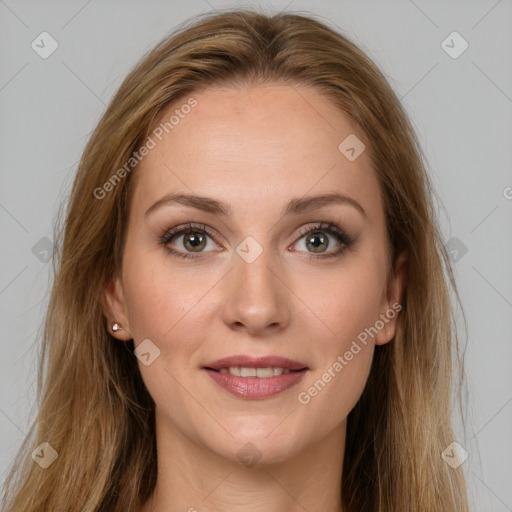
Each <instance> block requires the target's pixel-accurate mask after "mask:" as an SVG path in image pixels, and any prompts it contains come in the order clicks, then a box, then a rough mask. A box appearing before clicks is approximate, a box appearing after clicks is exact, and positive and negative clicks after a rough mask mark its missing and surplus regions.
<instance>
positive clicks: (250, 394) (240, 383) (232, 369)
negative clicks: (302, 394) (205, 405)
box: [202, 356, 309, 400]
mask: <svg viewBox="0 0 512 512" xmlns="http://www.w3.org/2000/svg"><path fill="white" fill-rule="evenodd" d="M202 369H203V370H205V371H206V372H207V373H208V375H209V376H210V377H211V378H212V379H213V381H214V382H215V383H217V384H218V385H219V386H220V387H221V388H224V389H225V390H227V391H228V392H230V393H231V394H233V395H235V396H237V397H239V398H244V399H249V400H258V399H264V398H269V397H272V396H275V395H277V394H279V393H281V392H283V391H285V390H287V389H289V388H291V387H292V386H295V385H296V384H298V382H299V381H300V380H301V379H302V378H303V377H304V375H305V373H306V372H307V371H308V370H309V368H308V367H307V366H306V365H304V364H302V363H300V362H298V361H293V360H291V359H288V358H283V357H278V356H270V357H251V356H233V357H228V358H223V359H219V360H217V361H214V362H212V363H209V364H207V365H206V366H204V367H203V368H202Z"/></svg>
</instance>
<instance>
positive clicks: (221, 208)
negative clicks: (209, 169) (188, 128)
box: [144, 193, 367, 217]
mask: <svg viewBox="0 0 512 512" xmlns="http://www.w3.org/2000/svg"><path fill="white" fill-rule="evenodd" d="M174 204H180V205H182V206H189V207H191V208H196V209H197V210H201V211H204V212H207V213H212V214H215V215H220V216H230V215H232V213H233V210H232V209H231V207H230V206H229V204H227V203H225V202H223V201H219V200H217V199H213V198H211V197H205V196H198V195H194V194H178V193H176V194H173V193H171V194H167V195H165V196H163V197H162V198H160V199H159V200H158V201H156V203H154V204H152V205H151V206H150V207H149V208H148V209H147V210H146V213H145V214H144V215H145V216H148V215H149V214H150V213H152V212H154V211H155V210H157V209H159V208H161V207H162V206H169V205H171V206H172V205H174ZM332 204H346V205H350V206H353V207H354V208H356V209H357V210H358V211H359V212H360V213H361V214H362V215H363V216H364V217H367V215H366V212H365V210H364V208H363V207H362V206H361V205H360V204H359V203H358V202H357V201H356V200H355V199H352V198H351V197H350V196H347V195H345V194H340V193H332V194H321V195H318V196H304V197H298V198H295V199H291V200H290V201H289V203H288V204H287V205H286V207H285V208H283V210H282V212H281V216H282V217H284V216H286V215H299V214H301V213H308V212H314V211H316V210H319V209H320V208H323V207H325V206H329V205H332Z"/></svg>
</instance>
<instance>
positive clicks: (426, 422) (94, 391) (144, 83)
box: [2, 10, 468, 512]
mask: <svg viewBox="0 0 512 512" xmlns="http://www.w3.org/2000/svg"><path fill="white" fill-rule="evenodd" d="M256 81H259V82H266V81H268V82H287V83H290V84H303V85H308V86H313V87H316V88H317V90H319V91H321V92H323V93H324V94H325V95H326V96H327V97H328V98H330V100H331V101H332V103H333V108H335V106H337V107H338V108H339V109H341V111H342V112H343V113H344V114H345V115H347V116H348V117H349V118H350V119H351V120H352V121H353V122H354V123H356V125H357V126H358V127H359V128H360V129H361V130H362V131H363V132H364V133H365V134H366V135H367V137H368V139H369V140H370V142H371V147H372V164H373V169H374V172H375V173H376V175H377V177H378V179H379V182H380V186H381V190H382V195H383V198H384V206H385V215H386V220H387V228H388V234H389V240H390V241H391V248H392V254H391V257H392V261H393V264H394V262H395V258H396V256H397V255H398V254H400V253H401V252H402V251H406V252H407V254H408V260H407V283H406V286H405V290H404V297H403V303H402V304H403V309H402V311H401V314H400V316H399V319H398V328H397V333H396V335H395V338H394V340H393V341H392V342H391V343H389V344H386V345H384V346H379V347H376V352H375V355H374V360H373V365H372V369H371V372H370V376H369V380H368V383H367V385H366V388H365V390H364V392H363V394H362V396H361V398H360V400H359V402H358V403H357V405H356V407H355V408H354V409H353V410H352V411H351V413H350V414H349V417H348V426H347V441H346V452H345V458H344V463H343V480H342V486H341V488H340V492H341V496H342V501H343V504H344V510H345V511H346V512H361V511H365V512H367V511H375V512H396V511H413V512H433V511H444V512H455V511H457V512H463V511H464V512H465V511H467V510H468V500H467V495H466V487H465V479H464V475H463V471H462V468H461V467H459V468H457V469H452V468H451V467H449V466H448V465H447V464H446V463H445V462H444V460H443V459H442V457H441V452H442V451H443V450H444V449H445V448H446V447H447V446H448V445H449V444H450V443H451V442H452V441H453V440H454V439H453V430H452V420H451V411H452V405H453V404H452V402H451V399H450V391H451V389H452V385H453V384H454V383H455V384H457V385H458V386H459V387H458V388H457V389H459V391H460V383H461V378H460V377H461V375H462V373H461V372H462V361H461V360H460V356H459V350H458V344H459V342H458V340H457V333H456V330H454V329H453V327H454V318H455V315H454V313H455V310H454V306H453V304H452V302H451V300H450V291H455V294H456V298H457V303H459V302H460V301H458V294H457V291H456V286H455V282H454V278H453V274H452V269H451V266H450V260H449V258H448V256H447V253H446V251H445V248H444V245H443V243H442V238H441V235H440V228H439V226H438V223H437V220H436V212H435V209H434V205H433V201H432V197H433V194H434V191H433V189H432V186H431V183H430V181H429V178H428V175H427V173H426V171H425V166H424V157H423V154H422V151H421V149H420V145H419V143H418V140H417V138H416V135H415V133H414V130H413V128H412V126H411V124H410V121H409V120H408V118H407V115H406V114H405V112H404V110H403V107H402V106H401V104H400V102H399V100H398V98H397V96H396V95H395V93H394V92H393V90H392V89H391V87H390V85H389V84H388V82H387V81H386V79H385V78H384V76H383V75H382V73H381V72H380V71H379V70H378V68H377V67H376V66H375V64H373V63H372V61H371V60H370V59H369V58H368V57H367V56H366V55H365V54H364V53H363V52H362V51H361V50H360V49H359V48H358V47H357V46H356V45H355V44H354V43H352V42H351V41H350V40H348V39H347V38H346V37H344V36H343V35H341V34H339V33H337V31H335V30H333V29H331V28H329V27H328V26H326V25H325V24H324V23H321V22H320V21H318V20H316V19H315V18H314V17H312V16H309V17H306V16H302V15H298V14H278V15H275V16H268V15H265V14H262V13H259V12H255V11H245V10H244V11H225V12H222V13H214V14H208V15H202V16H201V17H200V18H199V19H194V20H193V22H189V23H188V24H185V25H184V26H180V27H179V30H177V31H176V32H175V33H173V34H171V36H170V37H168V38H166V39H164V40H163V41H162V42H161V43H159V44H158V45H157V46H156V47H155V48H154V49H153V50H152V51H151V52H150V53H149V54H148V55H147V56H145V57H144V58H143V59H142V61H141V62H140V63H139V64H138V65H137V66H136V67H135V68H134V70H133V71H132V72H131V73H130V74H129V75H128V76H127V77H126V79H125V80H124V82H123V84H122V85H121V87H120V88H119V90H118V92H117V93H116V95H115V96H114V98H113V99H112V101H111V102H110V105H109V106H108V108H107V110H106V112H105V114H104V115H103V117H102V119H101V120H100V122H99V124H98V126H97V128H96V130H95V131H94V133H93V135H92V136H91V139H90V140H89V142H88V144H87V146H86V148H85V151H84V153H83V156H82V159H81V161H80V164H79V168H78V172H77V175H76V178H75V181H74V184H73V188H72V191H71V195H70V198H69V202H68V204H67V210H66V216H65V222H64V224H63V226H62V228H60V229H59V231H58V233H57V236H56V240H55V242H56V247H57V251H56V253H55V257H54V267H53V271H54V282H53V287H52V293H51V297H50V300H49V305H48V311H47V316H46V320H45V324H44V331H43V340H42V351H41V356H40V361H39V374H38V400H37V408H38V414H37V416H36V418H35V420H34V422H33V424H32V426H31V429H30V432H29V435H28V436H27V438H26V440H25V441H24V443H23V445H22V447H21V449H20V451H19V453H18V456H17V457H16V460H15V461H14V464H13V468H12V470H11V472H10V474H9V475H8V478H7V480H6V482H5V487H4V495H3V507H2V510H3V511H4V512H14V511H16V512H19V511H23V512H48V511H52V512H74V511H76V512H79V511H82V512H85V511H101V512H110V511H112V512H114V511H119V512H120V511H123V512H138V510H139V508H140V507H141V505H142V504H143V503H144V502H145V501H146V500H147V499H148V497H149V496H150V495H151V493H152V491H153V488H154V485H155V482H156V475H157V460H156V441H155V419H154V402H153V400H152V398H151V396H150V395H149V393H148V391H147V390H146V388H145V385H144V383H143V381H142V378H141V375H140V372H139V370H138V366H137V360H136V357H135V356H134V354H133V340H132V341H130V342H127V343H120V342H117V341H116V340H115V339H114V338H113V337H112V336H111V335H110V334H109V332H108V328H107V326H106V319H105V315H104V308H103V306H104V303H103V300H104V299H103V297H104V291H105V287H106V286H107V284H108V283H109V281H110V280H111V278H112V277H113V276H114V275H116V274H117V273H119V270H120V268H121V261H122V251H123V241H124V236H125V230H126V221H127V218H128V215H127V212H128V209H129V206H130V204H129V202H130V197H131V190H132V189H133V184H134V178H135V176H136V174H137V169H136V166H135V167H134V169H133V170H132V171H131V172H127V173H126V176H124V177H123V179H121V180H119V182H118V183H116V185H115V186H114V187H111V188H112V190H109V192H108V193H106V194H104V197H103V198H101V199H98V197H97V194H95V193H94V191H95V190H97V189H98V187H101V186H102V185H103V184H105V183H106V182H107V181H109V179H111V177H112V176H113V175H114V174H115V173H116V171H117V170H119V169H120V168H122V167H123V165H125V164H126V162H127V161H129V159H130V157H132V154H133V152H134V151H136V150H137V149H138V148H139V147H140V146H141V144H143V143H144V141H145V140H146V138H147V136H148V134H149V133H151V130H152V129H153V128H154V126H155V122H156V120H157V119H158V118H159V117H160V115H161V113H162V112H163V111H164V109H166V107H168V106H169V104H170V103H171V102H176V101H178V99H180V98H184V97H185V98H186V97H187V95H190V94H192V93H194V92H196V91H200V90H201V89H204V88H208V87H212V86H215V85H217V84H221V83H222V84H223V85H226V84H251V83H254V82H256ZM454 376H455V377H457V378H456V379H454V378H453V377H454ZM458 396H459V399H460V393H459V395H458ZM43 442H47V443H49V444H50V445H51V447H52V448H53V449H55V451H56V452H57V454H58V457H57V459H56V460H55V461H54V462H53V463H52V464H51V465H50V466H49V467H47V468H45V469H43V468H42V467H40V466H39V465H38V464H36V463H35V462H34V460H32V457H31V456H30V455H31V453H32V451H33V450H34V449H35V448H36V447H37V446H39V445H40V444H41V443H43Z"/></svg>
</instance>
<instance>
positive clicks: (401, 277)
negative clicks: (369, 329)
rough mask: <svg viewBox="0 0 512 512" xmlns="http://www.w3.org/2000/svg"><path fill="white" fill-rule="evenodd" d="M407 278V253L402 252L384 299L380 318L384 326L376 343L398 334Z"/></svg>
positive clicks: (378, 334)
mask: <svg viewBox="0 0 512 512" xmlns="http://www.w3.org/2000/svg"><path fill="white" fill-rule="evenodd" d="M406 279H407V253H406V252H405V251H404V252H402V253H401V254H400V255H399V256H398V258H397V259H396V262H395V268H394V273H393V274H392V275H391V276H390V279H389V281H388V285H387V289H386V293H385V296H384V297H383V300H382V305H381V313H380V320H381V321H382V322H383V324H384V325H383V328H382V329H380V330H379V332H378V333H377V334H376V336H375V344H376V345H384V344H386V343H388V342H390V341H391V340H392V339H393V337H394V336H395V334H396V326H397V321H398V315H399V312H400V311H401V310H402V298H403V290H404V287H405V284H406Z"/></svg>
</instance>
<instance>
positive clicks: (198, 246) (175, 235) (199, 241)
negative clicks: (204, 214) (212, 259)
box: [161, 223, 218, 258]
mask: <svg viewBox="0 0 512 512" xmlns="http://www.w3.org/2000/svg"><path fill="white" fill-rule="evenodd" d="M214 237H215V235H214V234H213V233H212V232H211V231H210V230H209V229H208V227H207V226H205V225H204V224H197V225H196V224H191V223H189V224H186V225H185V226H177V227H175V228H171V229H169V230H168V231H166V232H165V233H164V234H163V235H162V237H161V244H162V245H163V246H164V247H165V248H166V249H167V250H168V251H169V252H170V253H171V254H174V255H176V256H178V257H180V258H194V257H196V256H195V255H194V254H193V253H197V254H201V253H203V252H209V251H207V250H206V251H205V250H204V249H205V248H207V247H208V246H210V248H211V249H213V250H215V249H216V248H218V246H217V244H216V243H215V241H214V240H213V238H214ZM180 239H181V240H180ZM208 239H211V241H212V243H211V244H208ZM171 242H173V243H175V244H176V245H177V246H178V250H174V249H172V248H171V247H170V243H171Z"/></svg>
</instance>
